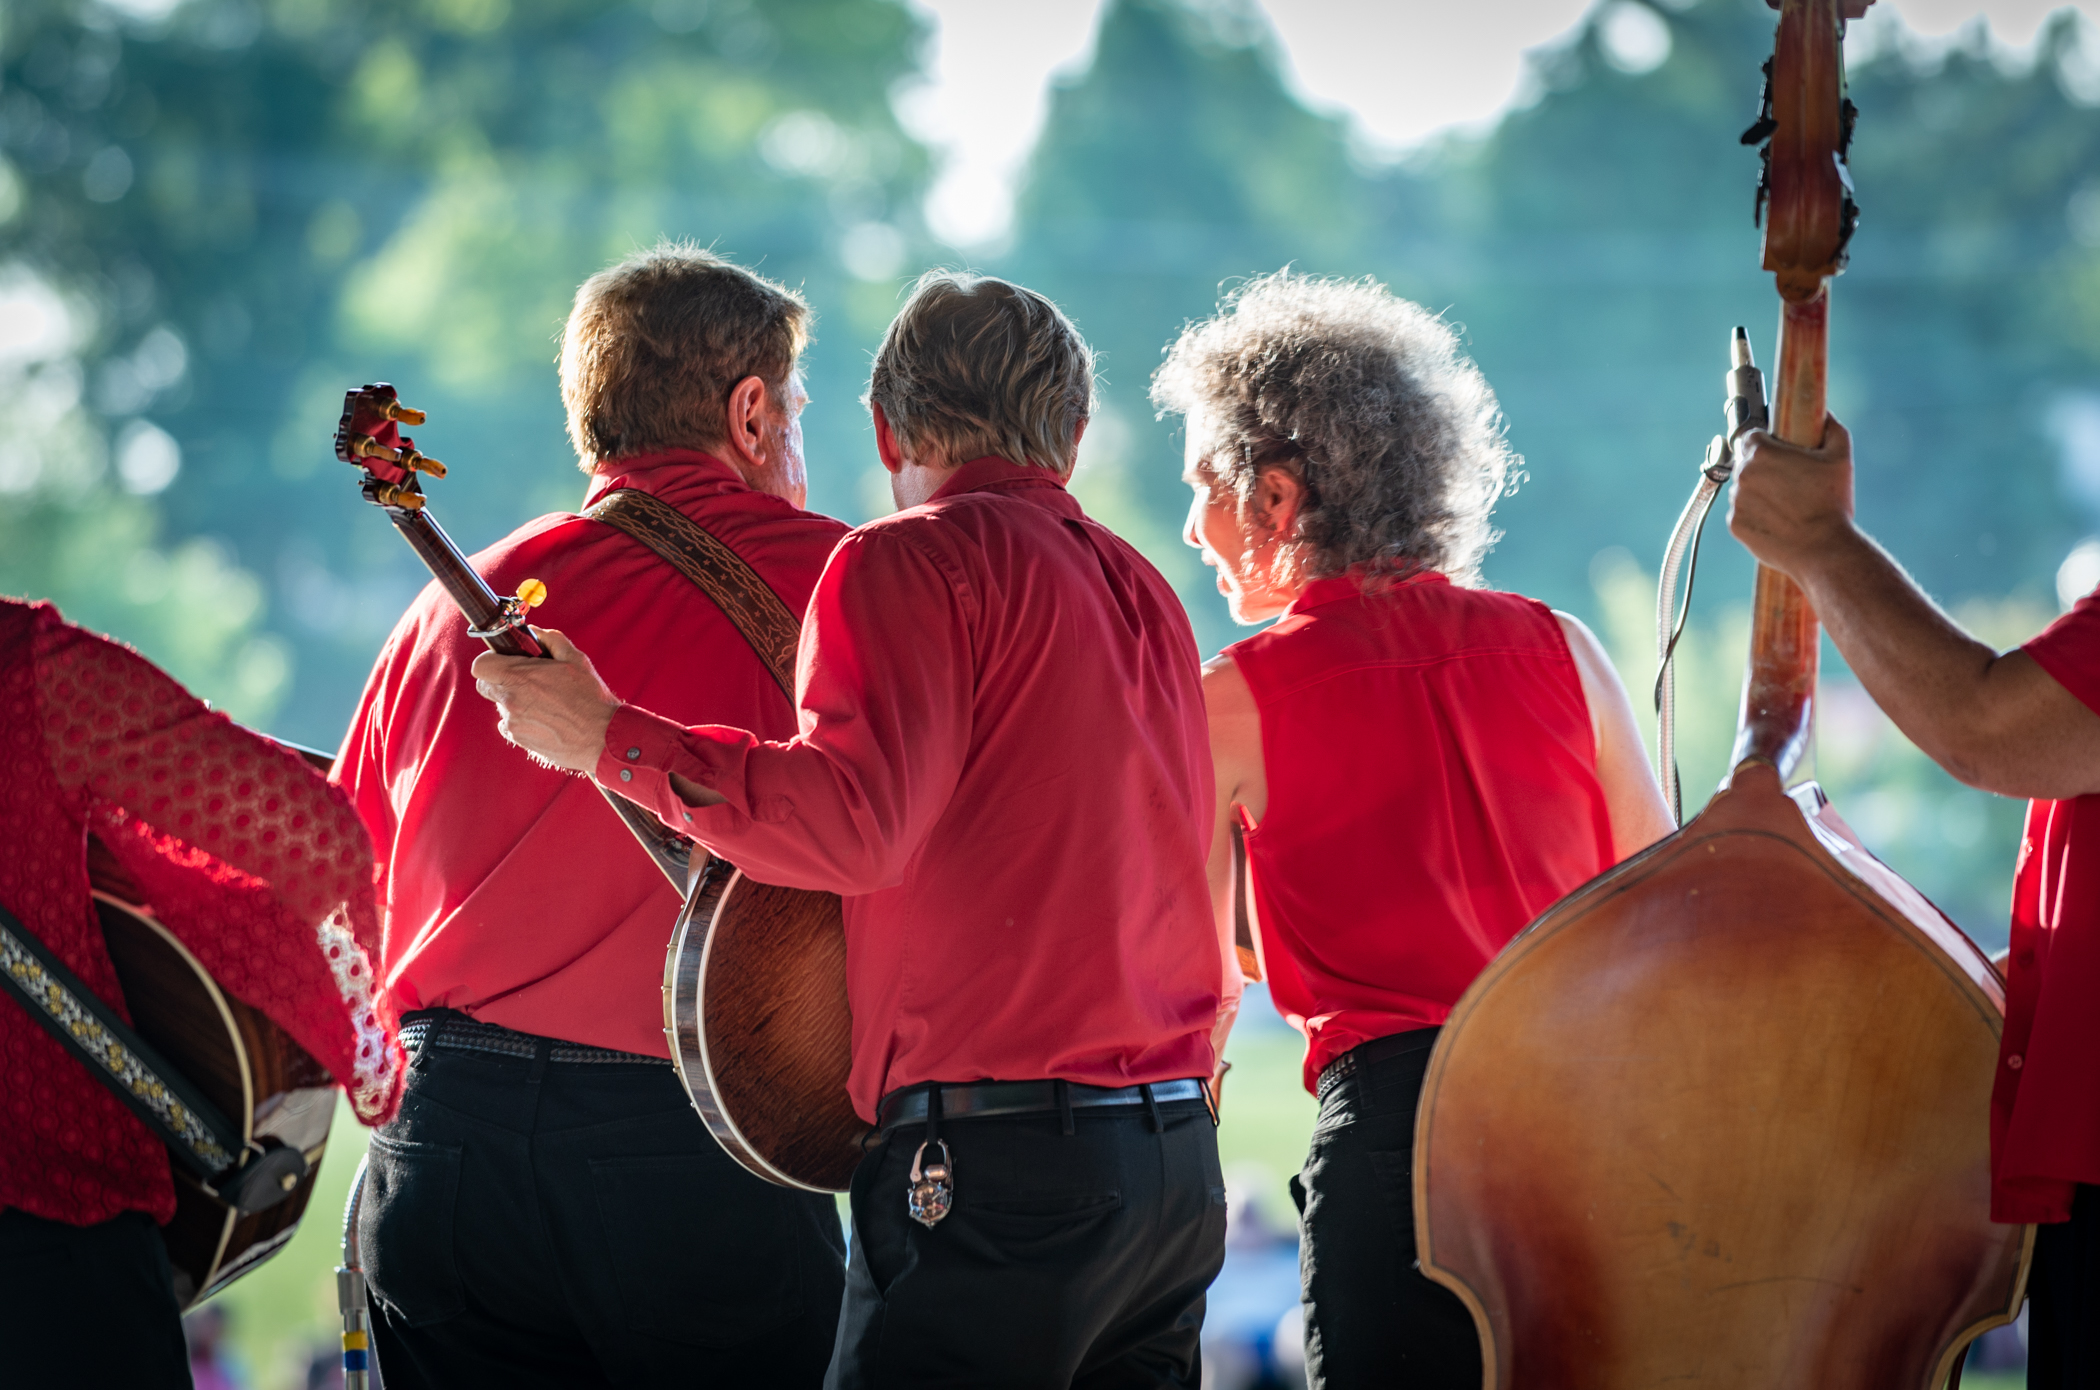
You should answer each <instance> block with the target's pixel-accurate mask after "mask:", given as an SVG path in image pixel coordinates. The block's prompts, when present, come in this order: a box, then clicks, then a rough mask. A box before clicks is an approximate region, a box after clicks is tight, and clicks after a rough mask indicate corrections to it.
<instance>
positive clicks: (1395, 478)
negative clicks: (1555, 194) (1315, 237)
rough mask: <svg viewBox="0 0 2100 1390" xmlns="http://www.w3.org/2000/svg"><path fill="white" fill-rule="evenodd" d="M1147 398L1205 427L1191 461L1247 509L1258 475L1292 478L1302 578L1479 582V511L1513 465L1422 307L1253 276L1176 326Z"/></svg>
mask: <svg viewBox="0 0 2100 1390" xmlns="http://www.w3.org/2000/svg"><path fill="white" fill-rule="evenodd" d="M1152 401H1153V404H1155V405H1156V406H1158V407H1159V409H1160V411H1161V413H1162V414H1165V413H1167V412H1170V411H1171V412H1175V413H1178V414H1181V415H1185V416H1189V417H1190V418H1191V428H1196V429H1202V430H1204V431H1205V437H1203V438H1201V439H1198V440H1197V441H1196V447H1197V449H1198V451H1199V456H1202V457H1207V458H1208V460H1209V467H1210V469H1211V471H1212V472H1214V473H1215V475H1216V477H1217V480H1218V482H1219V483H1221V484H1222V485H1223V486H1224V487H1225V488H1226V489H1227V490H1229V491H1230V492H1231V493H1232V494H1233V495H1234V496H1236V497H1237V498H1238V499H1239V501H1240V505H1241V506H1242V507H1243V508H1244V507H1245V506H1246V505H1247V504H1248V503H1249V502H1250V501H1251V499H1252V498H1253V495H1254V488H1255V479H1256V477H1257V475H1258V473H1259V472H1260V470H1261V469H1262V468H1264V467H1266V466H1269V465H1272V464H1274V465H1280V466H1283V467H1285V468H1288V469H1290V470H1292V471H1293V472H1294V473H1296V475H1297V476H1298V478H1299V479H1300V480H1301V481H1302V482H1303V483H1304V485H1305V494H1306V498H1305V503H1304V507H1303V509H1302V511H1301V512H1300V519H1299V523H1298V530H1297V534H1296V536H1295V537H1294V538H1293V540H1294V545H1293V547H1292V549H1293V550H1294V551H1295V568H1296V569H1297V570H1298V572H1299V575H1300V576H1301V577H1303V578H1306V579H1324V578H1331V577H1333V576H1336V575H1339V574H1342V573H1344V572H1346V571H1349V570H1352V569H1359V567H1360V572H1362V573H1365V574H1368V575H1373V576H1376V575H1395V574H1405V573H1409V572H1412V571H1415V570H1423V569H1427V570H1436V571H1439V572H1441V573H1443V574H1446V575H1448V576H1450V577H1451V578H1452V579H1453V580H1455V581H1457V582H1459V583H1463V584H1477V583H1478V582H1479V580H1480V561H1481V557H1482V556H1484V555H1485V554H1486V553H1487V550H1488V547H1489V546H1491V545H1492V544H1494V542H1495V539H1496V536H1495V533H1494V532H1493V531H1492V530H1490V529H1489V527H1488V516H1489V514H1490V513H1491V512H1493V510H1494V507H1495V501H1496V499H1497V498H1499V497H1500V496H1501V495H1502V492H1503V489H1504V487H1505V485H1506V484H1507V483H1508V481H1509V478H1510V474H1511V470H1512V469H1513V468H1514V467H1515V466H1516V465H1517V464H1518V463H1519V462H1520V460H1518V459H1517V458H1516V457H1515V456H1514V455H1512V454H1511V453H1510V451H1509V447H1508V445H1507V443H1506V442H1505V441H1504V439H1503V427H1502V412H1501V409H1500V407H1499V406H1497V405H1496V403H1495V393H1494V391H1493V390H1492V389H1490V388H1489V386H1488V384H1487V379H1486V378H1485V377H1483V376H1481V374H1480V369H1479V368H1477V367H1475V366H1474V365H1473V364H1472V362H1471V361H1469V360H1468V359H1467V358H1466V356H1465V355H1464V354H1463V353H1461V352H1460V351H1459V347H1458V335H1457V334H1455V333H1453V332H1452V331H1451V329H1450V327H1449V326H1448V325H1446V324H1445V323H1444V322H1443V321H1442V320H1441V319H1439V318H1438V317H1437V316H1436V315H1434V314H1432V313H1430V312H1429V311H1428V310H1426V309H1424V308H1422V307H1421V306H1420V305H1418V304H1412V303H1410V302H1408V301H1407V300H1405V299H1401V298H1398V297H1396V296H1395V295H1393V294H1392V293H1391V292H1390V291H1388V290H1387V289H1386V288H1385V286H1383V285H1380V284H1378V283H1376V282H1375V281H1372V280H1369V279H1365V280H1320V279H1315V278H1313V277H1311V276H1308V275H1297V274H1293V273H1291V272H1290V271H1289V270H1288V269H1286V270H1280V271H1277V272H1276V273H1275V274H1273V275H1264V276H1262V277H1260V278H1259V279H1255V280H1250V281H1249V282H1247V283H1246V284H1245V285H1242V286H1241V287H1240V288H1239V289H1237V290H1235V291H1234V292H1233V293H1231V294H1230V295H1228V296H1226V298H1225V300H1224V302H1223V303H1222V304H1221V305H1220V307H1219V312H1218V314H1217V315H1216V316H1215V317H1213V318H1210V319H1207V320H1205V321H1204V322H1202V323H1197V324H1191V325H1190V326H1189V327H1188V328H1187V329H1185V330H1183V332H1182V335H1181V338H1180V340H1179V341H1177V342H1176V343H1175V344H1174V345H1173V346H1172V347H1171V348H1169V349H1168V351H1167V358H1166V361H1165V363H1164V364H1162V365H1161V367H1160V369H1159V371H1158V373H1157V374H1156V375H1155V376H1154V377H1153V380H1152Z"/></svg>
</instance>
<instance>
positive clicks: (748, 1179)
mask: <svg viewBox="0 0 2100 1390" xmlns="http://www.w3.org/2000/svg"><path fill="white" fill-rule="evenodd" d="M512 1036H514V1037H522V1036H525V1035H522V1034H513V1035H512ZM358 1233H359V1239H360V1240H361V1241H362V1242H363V1256H364V1266H365V1271H366V1274H367V1277H368V1278H369V1280H370V1282H371V1290H372V1300H371V1303H372V1320H373V1328H374V1340H375V1343H376V1346H377V1349H378V1352H379V1362H380V1369H381V1371H382V1373H383V1374H384V1376H385V1378H386V1384H387V1390H416V1387H421V1386H433V1387H440V1386H441V1387H446V1390H459V1388H460V1387H473V1386H482V1385H501V1386H505V1387H533V1386H545V1387H549V1390H553V1387H561V1390H573V1388H574V1387H578V1386H659V1385H661V1386H669V1385H678V1386H705V1385H722V1386H746V1385H764V1386H768V1387H771V1386H795V1385H804V1386H815V1385H817V1384H818V1383H819V1382H820V1381H821V1379H822V1377H823V1374H824V1364H825V1362H826V1361H827V1360H828V1359H829V1357H830V1355H831V1344H832V1338H833V1334H834V1330H835V1329H836V1326H837V1321H838V1308H839V1291H840V1287H841V1283H842V1280H843V1273H842V1269H841V1266H842V1263H843V1257H844V1253H845V1252H844V1249H843V1244H844V1242H843V1240H842V1238H841V1235H840V1232H839V1219H838V1211H837V1207H836V1206H835V1204H834V1203H833V1202H832V1200H831V1199H830V1198H829V1197H825V1196H821V1195H817V1194H813V1193H806V1192H790V1191H788V1190H787V1189H785V1188H779V1187H774V1186H772V1185H771V1184H769V1183H766V1182H764V1181H762V1180H760V1179H758V1178H755V1177H753V1176H751V1175H750V1174H749V1173H747V1172H745V1171H744V1170H743V1169H742V1168H740V1167H738V1166H737V1165H736V1164H735V1163H734V1162H732V1161H731V1160H730V1158H729V1157H728V1155H726V1154H724V1153H723V1152H722V1150H721V1148H720V1146H718V1145H717V1144H716V1143H715V1141H714V1139H713V1138H712V1137H710V1136H709V1134H708V1133H707V1130H706V1128H705V1127H704V1126H703V1125H702V1124H701V1121H700V1117H699V1116H698V1115H696V1114H694V1113H693V1109H692V1106H691V1104H690V1103H689V1102H688V1100H687V1098H686V1095H685V1092H684V1090H683V1089H682V1088H681V1087H680V1086H679V1084H678V1079H677V1077H676V1076H675V1075H674V1074H673V1073H672V1071H671V1068H670V1066H669V1065H668V1064H664V1063H658V1064H653V1065H652V1064H647V1063H606V1062H569V1063H564V1062H553V1061H549V1060H547V1049H546V1047H545V1046H544V1044H543V1045H542V1047H541V1050H540V1052H539V1055H538V1056H537V1057H535V1058H530V1059H527V1058H508V1057H502V1056H489V1055H482V1054H476V1053H464V1052H458V1051H453V1050H449V1049H447V1048H445V1047H442V1046H437V1047H432V1046H427V1045H426V1046H424V1047H423V1048H422V1049H421V1050H420V1051H419V1053H418V1055H417V1057H416V1059H415V1061H414V1062H413V1063H412V1064H411V1066H410V1068H409V1076H408V1092H407V1095H406V1097H405V1098H404V1099H403V1101H402V1104H401V1114H400V1116H399V1118H397V1119H396V1120H394V1122H393V1123H391V1124H389V1125H386V1126H385V1127H383V1128H382V1129H380V1130H379V1131H378V1132H377V1133H376V1134H374V1135H373V1136H372V1148H371V1170H370V1173H369V1175H368V1176H367V1178H366V1181H365V1192H364V1205H363V1209H362V1211H361V1213H360V1216H359V1222H358Z"/></svg>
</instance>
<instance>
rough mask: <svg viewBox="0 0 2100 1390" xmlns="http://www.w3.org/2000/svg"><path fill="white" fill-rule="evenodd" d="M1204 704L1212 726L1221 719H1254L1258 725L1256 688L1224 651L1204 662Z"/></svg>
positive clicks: (1258, 713)
mask: <svg viewBox="0 0 2100 1390" xmlns="http://www.w3.org/2000/svg"><path fill="white" fill-rule="evenodd" d="M1203 703H1204V705H1205V706H1206V707H1207V708H1208V709H1209V711H1210V722H1211V726H1212V727H1213V728H1216V727H1217V725H1218V723H1219V721H1220V720H1236V719H1251V720H1254V721H1255V722H1256V723H1257V724H1258V723H1259V722H1260V720H1261V711H1260V710H1259V709H1258V708H1256V706H1255V703H1254V691H1253V689H1252V688H1250V687H1249V686H1248V684H1247V678H1246V676H1244V675H1242V674H1241V673H1240V665H1239V663H1238V662H1237V661H1234V660H1233V659H1232V657H1231V656H1230V655H1228V654H1227V653H1225V652H1219V653H1218V654H1217V655H1216V656H1214V657H1212V658H1211V659H1210V660H1208V661H1206V662H1204V663H1203Z"/></svg>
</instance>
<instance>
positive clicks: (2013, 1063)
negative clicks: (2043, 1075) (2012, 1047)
mask: <svg viewBox="0 0 2100 1390" xmlns="http://www.w3.org/2000/svg"><path fill="white" fill-rule="evenodd" d="M2005 1065H2007V1066H2008V1067H2011V1068H2012V1069H2013V1070H2014V1071H2018V1070H2019V1069H2020V1068H2021V1067H2024V1066H2026V1065H2027V1062H2026V1059H2025V1058H2023V1057H2021V1056H2020V1054H2019V1053H2017V1052H2015V1053H2014V1054H2013V1055H2012V1056H2010V1057H2008V1058H2006V1059H2005Z"/></svg>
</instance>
